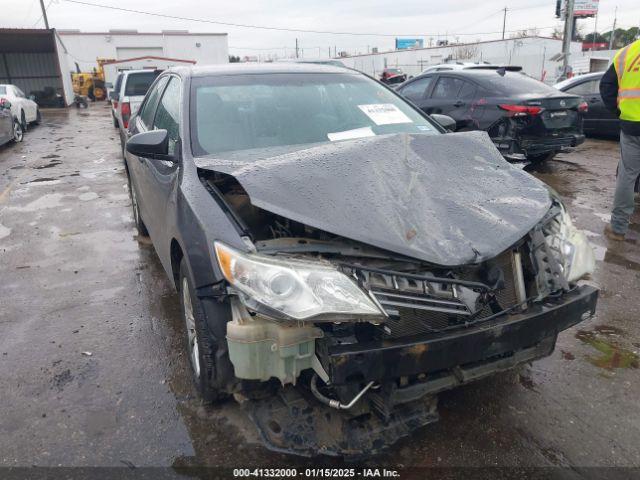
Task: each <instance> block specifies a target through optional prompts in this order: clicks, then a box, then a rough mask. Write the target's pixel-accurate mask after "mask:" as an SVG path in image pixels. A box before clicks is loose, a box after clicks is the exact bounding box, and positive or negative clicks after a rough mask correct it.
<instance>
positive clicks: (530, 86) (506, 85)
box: [478, 70, 558, 95]
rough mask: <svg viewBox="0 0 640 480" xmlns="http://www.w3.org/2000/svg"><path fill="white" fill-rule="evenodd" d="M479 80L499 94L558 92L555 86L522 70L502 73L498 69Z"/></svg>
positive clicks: (491, 90)
mask: <svg viewBox="0 0 640 480" xmlns="http://www.w3.org/2000/svg"><path fill="white" fill-rule="evenodd" d="M478 81H479V82H482V83H483V84H484V85H486V87H487V89H488V90H489V91H490V92H493V93H497V94H499V95H504V94H506V95H512V94H515V95H517V94H522V93H533V94H540V95H545V94H547V95H550V94H557V93H558V91H557V90H556V89H555V88H553V87H550V86H549V85H546V84H544V83H542V82H541V81H539V80H536V79H535V78H531V77H529V76H527V75H525V74H524V73H520V72H504V75H501V74H500V73H499V71H498V70H496V71H495V72H491V73H490V74H488V75H483V76H482V77H481V79H478Z"/></svg>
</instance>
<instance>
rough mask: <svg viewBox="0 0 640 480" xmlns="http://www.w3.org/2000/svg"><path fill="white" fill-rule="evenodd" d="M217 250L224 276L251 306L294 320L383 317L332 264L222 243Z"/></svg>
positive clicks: (351, 281) (368, 299) (370, 301)
mask: <svg viewBox="0 0 640 480" xmlns="http://www.w3.org/2000/svg"><path fill="white" fill-rule="evenodd" d="M215 250H216V256H217V258H218V263H219V265H220V268H221V270H222V272H223V274H224V276H225V278H226V279H227V281H228V282H229V283H230V284H231V285H233V286H234V287H235V288H236V289H237V290H238V291H239V292H240V293H241V294H243V295H241V299H242V300H243V302H244V303H245V304H246V305H247V306H249V307H256V306H260V305H263V306H266V307H267V308H268V309H270V310H273V311H274V312H275V313H279V314H281V315H283V316H284V317H285V318H288V319H294V320H307V319H310V318H312V317H321V316H323V315H330V316H331V319H335V318H336V316H337V318H338V319H346V318H347V317H350V318H357V317H371V316H375V317H382V315H383V314H382V312H381V311H380V310H379V309H378V308H377V307H376V305H375V304H374V303H373V301H372V300H371V299H370V298H369V297H368V296H367V295H366V294H365V293H364V292H363V291H362V290H361V289H360V288H359V287H358V286H357V285H356V283H355V282H354V281H353V280H352V279H350V278H349V277H347V276H346V275H345V274H343V273H341V272H339V271H338V270H336V269H335V268H334V267H332V266H330V265H322V264H316V263H312V262H303V261H298V260H287V261H283V260H280V259H277V258H272V257H268V256H265V255H259V254H254V253H242V252H239V251H237V250H234V249H232V248H230V247H228V246H226V245H224V244H221V243H219V242H216V243H215Z"/></svg>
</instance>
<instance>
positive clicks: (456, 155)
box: [196, 132, 551, 266]
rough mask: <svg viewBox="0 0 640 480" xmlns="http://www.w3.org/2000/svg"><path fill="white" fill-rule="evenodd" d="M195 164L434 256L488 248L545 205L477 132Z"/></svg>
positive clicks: (355, 232) (542, 194)
mask: <svg viewBox="0 0 640 480" xmlns="http://www.w3.org/2000/svg"><path fill="white" fill-rule="evenodd" d="M196 165H197V166H198V167H199V168H204V169H208V170H213V171H217V172H221V173H226V174H228V175H232V176H233V177H235V178H236V180H237V181H238V182H239V183H240V184H241V185H242V187H243V188H244V189H245V190H246V192H247V194H248V195H249V197H250V200H251V203H252V204H253V205H255V206H256V207H259V208H262V209H264V210H267V211H269V212H272V213H275V214H277V215H281V216H283V217H286V218H289V219H291V220H295V221H297V222H301V223H304V224H306V225H309V226H311V227H315V228H318V229H321V230H325V231H327V232H330V233H333V234H336V235H340V236H342V237H346V238H349V239H352V240H356V241H359V242H363V243H366V244H369V245H373V246H376V247H379V248H383V249H386V250H389V251H392V252H395V253H398V254H402V255H406V256H409V257H413V258H417V259H420V260H423V261H426V262H429V263H433V264H437V265H442V266H456V265H463V264H469V263H479V262H481V261H484V260H487V259H490V258H493V257H495V256H496V255H498V254H500V253H501V252H503V251H504V250H506V249H507V248H509V247H510V246H511V245H513V244H514V243H515V242H517V241H518V240H519V239H520V238H522V237H523V236H524V235H525V234H526V233H527V232H528V231H530V230H531V229H532V228H533V227H534V226H535V225H536V224H537V223H538V222H539V221H540V220H541V219H542V217H543V216H544V214H545V213H546V212H547V210H548V209H549V207H550V205H551V198H550V195H549V192H548V190H547V188H546V187H545V186H544V184H543V183H542V182H540V181H539V180H536V179H535V178H533V177H532V176H531V175H529V174H528V173H526V172H524V171H522V170H520V169H517V168H515V167H513V166H512V165H510V164H509V163H508V162H506V161H505V160H504V159H503V158H502V156H501V155H500V153H499V152H498V150H497V149H496V148H495V147H494V145H493V143H492V142H491V140H490V139H489V137H488V136H487V134H486V133H485V132H466V133H451V134H446V135H428V134H394V135H384V136H377V137H367V138H361V139H357V140H347V141H342V142H335V143H323V144H316V145H312V146H309V145H306V146H298V147H287V148H286V149H273V148H271V149H261V150H251V151H244V152H243V151H240V152H231V153H228V154H226V153H223V154H219V156H218V157H202V158H197V159H196Z"/></svg>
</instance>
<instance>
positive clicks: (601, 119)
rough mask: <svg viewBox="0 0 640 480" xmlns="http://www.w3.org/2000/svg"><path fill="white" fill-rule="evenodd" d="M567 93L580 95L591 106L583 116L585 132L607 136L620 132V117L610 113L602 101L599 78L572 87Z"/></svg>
mask: <svg viewBox="0 0 640 480" xmlns="http://www.w3.org/2000/svg"><path fill="white" fill-rule="evenodd" d="M565 91H566V92H567V93H573V94H575V95H580V96H581V97H582V98H584V100H585V101H586V102H587V104H588V105H589V109H588V110H587V112H586V113H585V114H584V115H583V118H584V130H585V132H588V133H600V134H607V135H610V134H617V133H618V132H619V129H620V127H619V121H618V117H617V116H616V115H615V114H614V113H613V112H611V111H609V109H608V108H607V107H606V106H605V104H604V102H603V101H602V96H601V95H600V79H599V78H598V79H593V80H588V81H585V82H580V83H578V84H576V85H572V86H571V87H569V88H567V89H566V90H565Z"/></svg>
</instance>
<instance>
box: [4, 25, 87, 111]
mask: <svg viewBox="0 0 640 480" xmlns="http://www.w3.org/2000/svg"><path fill="white" fill-rule="evenodd" d="M0 83H10V84H13V85H16V86H17V87H18V88H20V90H22V91H23V92H25V94H27V95H33V96H35V97H36V102H37V103H38V104H39V105H40V106H42V107H56V106H67V105H69V104H71V103H72V102H73V98H74V95H73V86H72V84H71V76H70V75H69V67H68V65H67V52H66V49H65V47H64V45H63V43H62V41H61V40H60V38H59V36H58V35H57V34H56V31H55V29H49V30H45V29H17V28H16V29H14V28H1V29H0Z"/></svg>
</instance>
